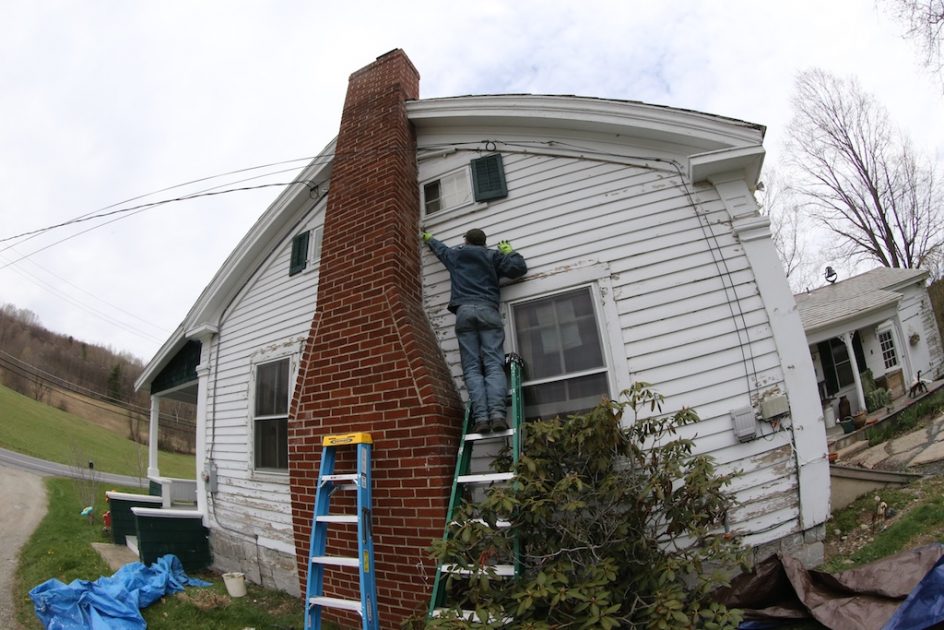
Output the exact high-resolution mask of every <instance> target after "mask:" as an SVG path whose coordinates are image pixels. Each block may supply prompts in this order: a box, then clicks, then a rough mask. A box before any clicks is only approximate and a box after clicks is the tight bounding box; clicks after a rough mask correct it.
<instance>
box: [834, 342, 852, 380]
mask: <svg viewBox="0 0 944 630" xmlns="http://www.w3.org/2000/svg"><path fill="white" fill-rule="evenodd" d="M833 341H834V343H832V344H831V347H830V349H831V351H832V355H833V369H835V370H836V382H838V383H839V386H840V387H845V386H847V385H852V384H853V383H854V382H855V376H854V375H853V374H852V359H851V358H850V357H849V351H848V349H847V348H846V344H845V343H843V342H842V341H840V340H836V339H834V340H833Z"/></svg>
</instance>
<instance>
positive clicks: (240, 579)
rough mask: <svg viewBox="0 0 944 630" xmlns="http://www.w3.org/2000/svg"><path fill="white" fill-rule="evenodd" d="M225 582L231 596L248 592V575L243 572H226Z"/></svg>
mask: <svg viewBox="0 0 944 630" xmlns="http://www.w3.org/2000/svg"><path fill="white" fill-rule="evenodd" d="M223 583H224V584H226V592H227V593H229V596H230V597H242V596H243V595H245V594H246V576H245V574H243V573H237V572H234V573H224V574H223Z"/></svg>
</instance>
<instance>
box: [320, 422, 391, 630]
mask: <svg viewBox="0 0 944 630" xmlns="http://www.w3.org/2000/svg"><path fill="white" fill-rule="evenodd" d="M371 444H372V440H371V437H370V434H369V433H348V434H344V435H326V436H325V437H324V438H323V439H322V446H323V447H324V450H323V451H322V453H321V469H320V471H319V473H318V488H317V492H316V494H315V506H314V516H313V517H312V522H311V543H310V545H309V548H308V549H309V551H308V557H309V564H308V582H307V585H306V587H305V603H306V605H305V630H320V629H321V627H322V626H321V612H322V610H323V609H324V608H337V609H342V610H348V611H353V612H356V613H359V614H360V616H361V629H362V630H377V629H378V628H379V627H380V626H379V624H378V621H377V578H376V575H375V571H374V541H373V538H372V536H371V525H370V519H371V498H370V497H371V492H370V489H371V477H370V449H371ZM342 446H356V447H357V453H356V456H357V472H355V473H349V474H337V475H336V474H334V465H335V460H336V453H335V450H336V449H337V448H339V447H342ZM337 490H348V491H350V490H353V491H355V492H356V493H357V510H356V513H355V514H336V515H333V514H330V513H329V507H330V504H331V496H332V494H334V492H335V491H337ZM333 523H348V524H350V523H356V524H357V557H356V558H352V557H344V556H330V555H327V554H326V547H327V544H328V526H329V525H331V524H333ZM326 566H336V567H353V568H357V570H358V572H359V573H360V595H361V597H360V599H359V600H356V599H353V600H352V599H341V598H337V597H328V596H326V595H325V594H324V572H325V567H326Z"/></svg>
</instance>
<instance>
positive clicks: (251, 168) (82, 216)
mask: <svg viewBox="0 0 944 630" xmlns="http://www.w3.org/2000/svg"><path fill="white" fill-rule="evenodd" d="M311 159H313V158H312V157H302V158H293V159H291V160H282V161H280V162H270V163H268V164H260V165H257V166H247V167H245V168H240V169H236V170H232V171H227V172H225V173H217V174H216V175H208V176H206V177H198V178H197V179H191V180H189V181H186V182H181V183H179V184H174V185H173V186H166V187H164V188H160V189H158V190H152V191H151V192H148V193H143V194H141V195H135V196H134V197H129V198H128V199H125V200H123V201H116V202H115V203H112V204H109V205H107V206H104V207H102V208H99V209H97V210H90V211H89V212H86V213H85V214H80V215H79V216H77V217H75V218H73V219H70V220H69V221H66V222H64V223H63V224H62V225H68V224H69V223H72V222H77V221H81V220H84V219H85V218H86V217H88V216H89V215H92V214H95V213H98V212H104V211H106V210H110V209H112V208H116V207H118V206H121V205H124V204H126V203H130V202H132V201H137V200H138V199H144V198H145V197H150V196H151V195H157V194H160V193H162V192H167V191H168V190H174V189H175V188H183V187H184V186H191V185H193V184H199V183H200V182H205V181H209V180H211V179H216V178H218V177H226V176H227V175H236V174H237V173H246V172H249V171H255V170H259V169H261V168H269V167H270V166H281V165H283V164H291V163H293V162H302V161H308V160H311ZM291 170H294V169H291ZM276 172H277V173H282V172H285V171H276ZM243 181H245V180H243ZM210 190H212V189H210ZM45 229H46V228H44V229H41V230H33V231H30V232H24V233H23V234H19V235H17V236H10V237H6V238H0V243H2V242H5V241H9V240H12V239H15V238H20V237H22V236H26V235H29V234H33V233H41V232H43V231H45Z"/></svg>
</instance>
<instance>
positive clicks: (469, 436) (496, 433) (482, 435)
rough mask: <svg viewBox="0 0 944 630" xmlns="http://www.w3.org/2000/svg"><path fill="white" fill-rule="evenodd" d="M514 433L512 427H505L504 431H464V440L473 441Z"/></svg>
mask: <svg viewBox="0 0 944 630" xmlns="http://www.w3.org/2000/svg"><path fill="white" fill-rule="evenodd" d="M514 434H515V430H514V429H505V430H504V431H492V432H490V433H466V434H465V441H466V442H473V441H475V440H488V439H495V438H500V437H508V436H510V435H514Z"/></svg>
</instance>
